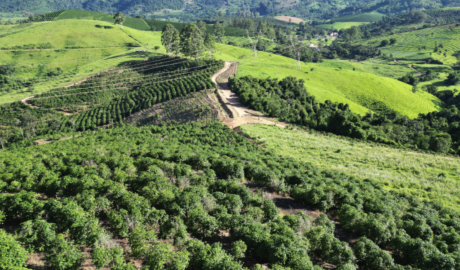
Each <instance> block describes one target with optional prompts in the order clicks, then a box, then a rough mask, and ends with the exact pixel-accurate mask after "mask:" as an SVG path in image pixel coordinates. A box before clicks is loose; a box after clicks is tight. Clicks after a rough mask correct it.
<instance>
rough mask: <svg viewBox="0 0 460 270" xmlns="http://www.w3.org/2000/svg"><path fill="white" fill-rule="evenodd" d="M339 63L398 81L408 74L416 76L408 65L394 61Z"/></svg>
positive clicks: (374, 60) (371, 60)
mask: <svg viewBox="0 0 460 270" xmlns="http://www.w3.org/2000/svg"><path fill="white" fill-rule="evenodd" d="M336 61H338V62H344V63H347V64H349V65H351V66H353V67H354V68H356V69H357V70H360V71H363V72H369V73H372V74H375V75H379V76H383V77H389V78H394V79H398V78H400V77H402V76H404V75H406V74H407V73H413V74H416V72H415V71H414V70H412V69H410V68H409V65H407V64H398V63H395V62H394V61H392V60H391V61H390V60H383V59H377V58H374V59H368V60H366V61H360V62H358V61H349V60H336Z"/></svg>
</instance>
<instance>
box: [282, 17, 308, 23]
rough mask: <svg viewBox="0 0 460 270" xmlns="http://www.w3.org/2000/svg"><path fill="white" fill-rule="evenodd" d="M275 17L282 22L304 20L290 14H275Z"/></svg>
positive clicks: (299, 21)
mask: <svg viewBox="0 0 460 270" xmlns="http://www.w3.org/2000/svg"><path fill="white" fill-rule="evenodd" d="M275 19H277V20H280V21H283V22H292V23H301V22H304V20H303V19H301V18H296V17H291V16H277V17H275Z"/></svg>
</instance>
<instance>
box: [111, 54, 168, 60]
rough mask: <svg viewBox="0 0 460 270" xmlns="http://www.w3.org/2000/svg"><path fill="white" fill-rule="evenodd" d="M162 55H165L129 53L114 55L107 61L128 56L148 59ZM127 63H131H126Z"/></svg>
mask: <svg viewBox="0 0 460 270" xmlns="http://www.w3.org/2000/svg"><path fill="white" fill-rule="evenodd" d="M161 55H164V54H162V53H157V52H145V53H137V52H129V53H125V54H120V55H114V56H111V57H108V58H106V59H105V60H110V59H117V58H122V57H127V56H128V57H145V58H148V57H154V56H161ZM126 62H130V61H126Z"/></svg>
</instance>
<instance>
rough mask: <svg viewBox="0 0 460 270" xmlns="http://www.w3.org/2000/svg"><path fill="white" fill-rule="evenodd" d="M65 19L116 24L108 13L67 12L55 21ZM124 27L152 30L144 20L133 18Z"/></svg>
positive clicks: (128, 19)
mask: <svg viewBox="0 0 460 270" xmlns="http://www.w3.org/2000/svg"><path fill="white" fill-rule="evenodd" d="M65 19H85V20H99V21H106V22H109V23H112V24H113V23H114V22H115V20H114V19H113V16H112V15H110V14H107V13H102V12H95V11H87V10H66V11H64V12H63V13H62V14H60V15H59V16H58V17H57V18H56V19H55V20H65ZM123 25H124V26H128V27H131V28H134V29H138V30H150V26H149V25H148V24H147V23H146V22H145V21H144V20H143V19H137V18H133V17H129V16H127V17H126V20H125V22H124V23H123Z"/></svg>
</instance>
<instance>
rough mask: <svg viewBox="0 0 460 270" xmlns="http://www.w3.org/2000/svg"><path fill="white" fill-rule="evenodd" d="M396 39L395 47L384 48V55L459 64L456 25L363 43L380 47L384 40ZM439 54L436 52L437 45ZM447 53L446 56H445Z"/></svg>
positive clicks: (458, 36) (458, 38) (459, 30)
mask: <svg viewBox="0 0 460 270" xmlns="http://www.w3.org/2000/svg"><path fill="white" fill-rule="evenodd" d="M391 38H396V40H397V42H396V43H395V44H393V45H388V46H385V47H382V48H381V50H382V53H386V54H388V55H389V54H392V55H393V57H395V58H399V59H425V58H433V59H436V60H439V61H441V62H443V63H444V64H453V63H455V62H457V57H456V55H457V52H458V50H460V42H459V40H460V28H459V27H458V26H456V24H450V25H442V26H436V27H430V28H425V29H420V30H415V31H408V32H404V33H398V34H394V35H389V36H383V37H378V38H373V39H370V40H366V41H365V42H363V44H365V45H373V46H376V45H379V44H380V43H381V41H382V40H389V39H391ZM436 44H437V45H438V46H439V45H440V44H442V48H441V46H439V47H438V52H434V48H435V45H436ZM444 53H446V55H444Z"/></svg>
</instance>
